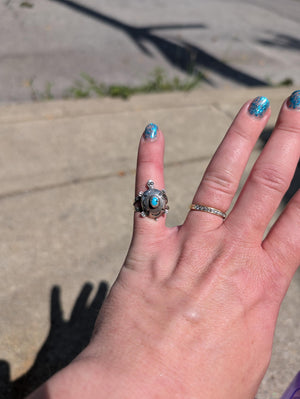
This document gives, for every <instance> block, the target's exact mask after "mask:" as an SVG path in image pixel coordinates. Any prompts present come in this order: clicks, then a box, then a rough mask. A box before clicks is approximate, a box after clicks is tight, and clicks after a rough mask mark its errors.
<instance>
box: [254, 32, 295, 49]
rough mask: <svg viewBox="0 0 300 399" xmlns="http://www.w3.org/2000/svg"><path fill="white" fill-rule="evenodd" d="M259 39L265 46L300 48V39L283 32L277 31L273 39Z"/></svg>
mask: <svg viewBox="0 0 300 399" xmlns="http://www.w3.org/2000/svg"><path fill="white" fill-rule="evenodd" d="M257 41H258V43H261V44H263V45H265V46H272V47H284V48H291V49H295V50H300V39H298V38H296V37H292V36H290V35H285V34H282V33H277V34H276V35H274V38H273V39H272V40H266V39H260V40H257Z"/></svg>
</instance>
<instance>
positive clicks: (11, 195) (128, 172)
mask: <svg viewBox="0 0 300 399" xmlns="http://www.w3.org/2000/svg"><path fill="white" fill-rule="evenodd" d="M210 159H211V156H204V157H199V158H190V159H185V160H181V161H173V162H168V163H165V169H168V168H174V167H177V166H182V165H190V164H193V163H198V162H204V161H208V160H210ZM135 172H136V169H128V170H120V171H116V172H112V173H106V174H102V175H95V176H88V177H78V178H77V177H76V178H74V179H70V180H66V181H63V182H61V183H53V184H45V185H43V186H36V187H32V188H29V189H26V190H24V189H23V190H22V189H20V190H14V191H10V192H6V193H2V194H0V201H1V200H5V199H8V198H14V197H19V196H25V195H30V194H35V193H39V192H45V191H50V190H55V189H59V188H65V187H68V186H74V185H79V184H85V183H91V182H95V181H101V180H105V179H109V178H114V177H120V178H123V177H124V176H127V175H134V174H135Z"/></svg>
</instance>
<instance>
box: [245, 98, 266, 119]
mask: <svg viewBox="0 0 300 399" xmlns="http://www.w3.org/2000/svg"><path fill="white" fill-rule="evenodd" d="M269 106H270V101H269V100H268V99H267V97H256V98H255V99H254V100H253V101H252V103H251V104H250V106H249V109H248V112H249V114H250V115H253V116H255V117H256V118H262V117H263V116H264V115H265V113H266V111H267V109H268V108H269Z"/></svg>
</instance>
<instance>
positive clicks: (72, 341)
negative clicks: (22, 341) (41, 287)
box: [0, 282, 108, 399]
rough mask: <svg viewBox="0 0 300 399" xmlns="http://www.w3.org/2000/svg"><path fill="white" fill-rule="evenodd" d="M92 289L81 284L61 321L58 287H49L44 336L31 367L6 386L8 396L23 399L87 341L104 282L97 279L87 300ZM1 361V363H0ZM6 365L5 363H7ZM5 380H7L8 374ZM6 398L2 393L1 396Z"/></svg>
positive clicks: (102, 299)
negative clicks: (65, 318) (69, 308)
mask: <svg viewBox="0 0 300 399" xmlns="http://www.w3.org/2000/svg"><path fill="white" fill-rule="evenodd" d="M92 289H93V285H92V284H90V283H87V284H84V286H83V287H82V289H81V292H80V293H79V295H78V298H77V299H76V301H75V304H74V307H73V310H72V312H71V316H70V319H69V320H64V318H63V311H62V307H61V300H60V288H59V287H58V286H54V287H53V288H52V292H51V309H50V323H51V324H50V331H49V334H48V337H47V338H46V341H45V343H44V344H43V346H42V348H41V349H40V351H39V353H38V355H37V357H36V360H35V362H34V364H33V366H32V367H31V369H30V370H29V371H28V372H27V373H25V374H24V375H23V376H21V377H20V378H18V379H17V380H15V381H14V382H12V383H11V386H10V388H9V391H10V396H9V397H10V398H11V399H19V398H24V396H25V395H27V394H29V393H30V392H32V391H34V390H35V389H36V388H37V387H38V386H39V385H41V384H42V383H43V382H45V381H46V380H47V379H49V378H50V377H51V376H52V375H53V374H54V373H56V372H57V371H59V370H60V369H62V368H63V367H65V366H66V365H67V364H69V363H70V362H71V361H72V360H73V359H74V358H75V357H76V356H77V355H78V354H79V353H80V352H81V351H82V350H83V349H84V348H85V346H86V345H87V344H88V343H89V340H90V338H91V335H92V332H93V328H94V323H95V321H96V318H97V315H98V313H99V310H100V308H101V306H102V303H103V301H104V299H105V296H106V293H107V290H108V285H107V284H106V283H105V282H101V283H100V284H99V287H98V290H97V293H96V295H95V297H94V299H93V300H92V302H91V303H88V299H89V296H90V294H91V291H92ZM2 363H4V362H0V366H1V364H2ZM5 363H6V362H5ZM6 366H8V365H7V363H6ZM8 367H9V366H8ZM6 368H7V367H6ZM8 373H9V372H8ZM6 374H7V373H6ZM2 375H3V373H1V380H3V378H2ZM6 379H7V380H8V381H9V376H8V377H7V378H6ZM4 383H5V381H4V380H3V384H2V385H3V392H4V390H5V389H6V386H8V384H6V386H5V384H4ZM0 387H1V386H0ZM7 397H8V396H5V398H7Z"/></svg>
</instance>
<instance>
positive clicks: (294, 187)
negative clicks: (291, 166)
mask: <svg viewBox="0 0 300 399" xmlns="http://www.w3.org/2000/svg"><path fill="white" fill-rule="evenodd" d="M273 129H274V127H271V128H266V129H264V130H263V132H262V134H261V135H260V141H261V144H262V148H263V147H264V146H265V145H266V143H267V141H268V140H269V138H270V137H271V134H272V131H273ZM299 188H300V161H299V162H298V165H297V168H296V171H295V174H294V177H293V180H292V181H291V184H290V186H289V188H288V190H287V192H286V193H285V195H284V197H283V199H282V201H283V203H284V204H287V203H288V202H289V200H290V199H291V198H292V196H293V195H294V194H295V193H296V192H297V191H298V190H299Z"/></svg>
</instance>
